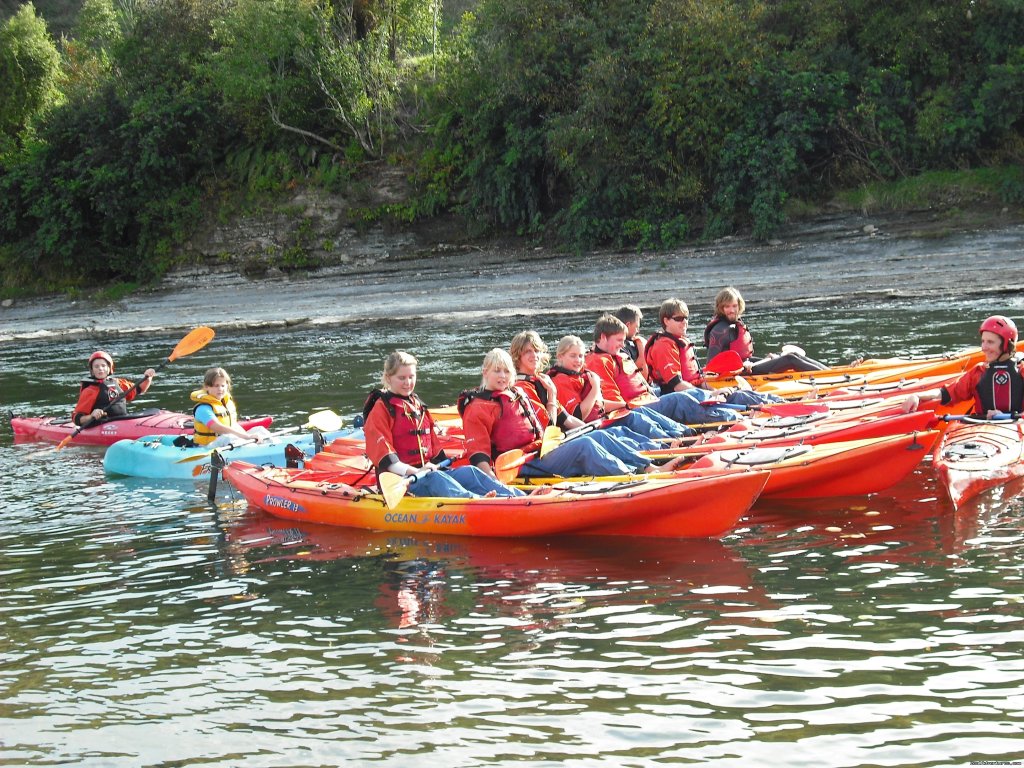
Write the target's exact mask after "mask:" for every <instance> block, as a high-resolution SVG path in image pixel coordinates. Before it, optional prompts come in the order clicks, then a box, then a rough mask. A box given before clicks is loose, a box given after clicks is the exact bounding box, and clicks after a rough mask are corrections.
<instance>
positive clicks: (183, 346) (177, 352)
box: [167, 325, 216, 362]
mask: <svg viewBox="0 0 1024 768" xmlns="http://www.w3.org/2000/svg"><path fill="white" fill-rule="evenodd" d="M215 335H216V333H215V332H214V330H213V328H207V327H206V326H205V325H201V326H199V327H198V328H195V329H193V330H191V331H189V332H188V334H186V336H185V338H183V339H182V340H181V341H179V342H178V343H177V344H176V345H175V347H174V349H173V350H172V351H171V354H170V355H168V357H167V362H173V361H174V360H177V359H178V358H179V357H187V356H188V355H191V354H192V353H193V352H198V351H199V350H200V349H202V348H203V347H205V346H206V345H207V344H209V343H210V342H211V341H213V337H214V336H215Z"/></svg>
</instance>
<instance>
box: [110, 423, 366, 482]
mask: <svg viewBox="0 0 1024 768" xmlns="http://www.w3.org/2000/svg"><path fill="white" fill-rule="evenodd" d="M355 431H356V430H353V429H342V430H338V431H336V432H325V433H324V442H325V443H329V442H330V441H331V440H334V439H335V438H338V437H348V436H351V435H352V433H353V432H355ZM360 432H361V430H360ZM175 440H178V437H177V436H175V435H152V436H149V437H140V438H139V439H137V440H119V441H117V442H116V443H114V444H113V445H112V446H110V447H109V448H108V449H107V453H106V455H105V456H104V457H103V468H104V469H105V470H106V472H107V474H109V475H128V476H130V477H151V478H161V479H162V478H167V479H172V480H173V479H181V480H191V479H193V478H196V477H206V476H209V473H210V456H209V453H210V450H211V449H210V447H209V446H193V447H180V446H177V445H175V444H174V442H175ZM289 443H291V444H292V445H294V446H295V447H296V448H300V449H301V450H302V451H303V452H304V453H305V454H306V455H307V456H312V455H313V452H314V445H313V435H312V433H308V432H307V433H302V434H290V435H278V436H272V437H269V438H265V439H264V440H262V441H261V442H258V443H242V444H240V445H234V446H222V447H221V448H219V449H218V452H219V453H220V455H221V456H223V457H224V460H225V461H226V462H231V461H235V460H236V459H241V460H243V461H246V462H249V463H251V464H273V465H275V466H278V467H283V466H284V465H285V457H284V449H285V446H286V445H288V444H289ZM190 458H194V459H195V460H194V461H182V459H190ZM197 467H199V470H198V471H197V470H196V468H197Z"/></svg>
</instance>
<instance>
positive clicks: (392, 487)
mask: <svg viewBox="0 0 1024 768" xmlns="http://www.w3.org/2000/svg"><path fill="white" fill-rule="evenodd" d="M451 463H452V460H451V459H444V460H443V461H441V462H439V463H438V465H437V469H438V470H440V469H442V468H444V467H447V466H448V465H449V464H451ZM435 471H437V470H433V469H421V470H420V471H419V472H416V473H414V474H412V475H406V476H405V477H402V476H400V475H396V474H395V473H394V472H381V473H380V474H379V475H378V476H377V483H378V484H379V485H380V492H381V495H382V496H383V497H384V503H385V504H387V505H388V509H394V508H395V507H397V506H398V502H400V501H401V500H402V499H404V498H405V494H407V493H408V492H409V486H410V485H412V484H413V483H415V482H416V481H417V480H419V479H420V478H421V477H426V476H427V475H429V474H430V473H431V472H435Z"/></svg>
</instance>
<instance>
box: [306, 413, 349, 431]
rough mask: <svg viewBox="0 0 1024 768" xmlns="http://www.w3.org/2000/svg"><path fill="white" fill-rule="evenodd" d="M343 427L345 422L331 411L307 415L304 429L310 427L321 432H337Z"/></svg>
mask: <svg viewBox="0 0 1024 768" xmlns="http://www.w3.org/2000/svg"><path fill="white" fill-rule="evenodd" d="M344 425H345V420H344V419H343V418H341V416H339V415H338V414H337V413H335V412H334V411H331V410H326V409H325V410H322V411H314V412H313V413H311V414H309V421H307V422H306V423H305V424H303V426H304V427H312V428H313V429H318V430H320V431H321V432H337V431H338V430H339V429H341V428H342V427H343V426H344Z"/></svg>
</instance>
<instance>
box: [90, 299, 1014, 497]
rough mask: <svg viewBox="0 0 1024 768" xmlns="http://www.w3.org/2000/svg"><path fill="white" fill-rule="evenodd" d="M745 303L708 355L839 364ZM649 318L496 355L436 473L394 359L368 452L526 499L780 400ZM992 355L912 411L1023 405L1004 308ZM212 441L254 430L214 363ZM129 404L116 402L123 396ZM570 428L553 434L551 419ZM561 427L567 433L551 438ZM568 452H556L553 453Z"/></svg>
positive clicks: (424, 483)
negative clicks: (549, 485)
mask: <svg viewBox="0 0 1024 768" xmlns="http://www.w3.org/2000/svg"><path fill="white" fill-rule="evenodd" d="M744 309H745V304H744V301H743V297H742V296H741V295H740V292H739V291H738V290H736V289H735V288H733V287H728V288H725V289H723V290H722V291H720V292H719V293H718V295H717V296H716V298H715V307H714V315H713V317H712V319H711V320H710V321H709V322H708V324H707V325H706V327H705V329H704V342H705V345H706V346H707V349H708V357H707V360H708V361H712V360H714V359H715V358H716V356H718V355H721V354H722V353H726V352H728V353H734V356H733V357H732V358H731V359H738V360H739V361H740V364H741V365H742V369H739V370H735V371H733V373H741V372H753V373H766V372H780V371H792V370H795V371H816V370H823V369H825V368H826V366H824V365H823V364H821V363H819V362H817V361H815V360H812V359H810V358H808V357H806V356H805V355H804V354H803V353H802V351H799V350H786V349H784V350H783V351H784V353H783V354H781V355H772V356H769V357H764V358H757V357H755V356H754V345H753V342H752V339H751V335H750V331H749V329H748V327H747V326H746V325H745V323H744V322H743V320H742V316H743V312H744ZM641 320H642V313H641V312H640V310H639V309H638V308H637V307H635V306H633V305H627V306H624V307H622V308H620V309H619V310H618V311H617V312H615V313H609V314H604V315H602V316H601V317H600V318H598V320H597V322H596V323H595V325H594V331H593V342H592V345H591V346H590V348H589V349H588V348H587V346H586V345H585V344H584V342H583V340H582V339H580V338H579V337H578V336H572V335H569V336H565V337H563V338H562V339H561V340H560V341H559V343H558V345H557V347H556V351H555V360H554V363H553V364H551V361H550V359H549V349H548V346H547V345H546V344H545V343H544V341H543V339H542V338H541V337H540V335H539V334H537V332H536V331H524V332H522V333H519V334H518V335H516V336H515V337H514V338H513V339H512V342H511V344H510V346H509V349H508V350H505V349H500V348H495V349H492V350H490V351H489V352H488V353H487V354H486V355H485V357H484V360H483V364H482V369H481V383H480V386H479V387H475V388H473V389H469V390H466V391H464V392H462V393H461V394H460V395H459V398H458V406H457V408H458V413H459V416H460V417H461V423H462V436H461V441H460V445H459V448H460V453H461V454H462V457H463V458H462V460H461V461H460V464H461V466H459V467H457V468H455V469H452V470H450V471H446V472H435V471H432V470H435V469H438V468H440V467H442V466H444V465H446V464H447V463H450V462H448V460H447V457H446V456H445V453H444V442H445V439H444V437H443V434H442V433H443V430H440V429H439V428H438V425H437V424H436V423H435V419H434V416H433V415H432V414H431V412H430V410H429V409H428V408H427V406H426V405H425V404H424V403H423V401H422V400H421V399H420V398H419V396H418V395H417V394H416V392H415V389H416V383H417V372H418V363H417V360H416V358H415V357H414V356H413V355H412V354H410V353H408V352H405V351H400V350H399V351H395V352H392V353H391V354H390V355H388V357H387V360H386V361H385V364H384V370H383V374H382V376H381V382H380V387H379V388H376V389H374V390H373V392H372V393H371V395H370V396H369V398H367V400H366V403H365V404H364V408H363V416H364V424H363V429H364V434H365V441H366V453H367V456H368V457H369V459H370V461H371V462H372V464H373V466H374V468H375V469H376V471H377V472H378V473H383V472H390V473H393V474H396V475H399V476H401V477H410V478H412V479H413V480H415V482H414V483H413V484H412V485H411V487H410V490H409V492H410V493H412V494H413V495H430V496H447V497H456V498H473V497H478V496H496V495H497V496H515V495H520V494H521V493H522V491H519V490H517V489H515V488H512V487H510V486H508V485H506V484H505V483H503V482H501V480H500V479H499V475H500V476H501V477H503V478H506V479H507V478H508V477H514V476H516V475H517V474H518V475H519V476H522V477H537V476H566V477H569V476H579V475H587V476H609V475H629V474H634V473H647V472H654V471H671V470H673V469H675V468H676V465H677V464H680V463H681V462H682V461H683V460H684V458H683V457H681V456H677V457H675V458H673V459H670V460H668V461H667V462H666V463H664V464H661V465H658V464H656V463H654V462H652V461H651V459H650V458H648V457H647V455H645V452H646V451H650V450H653V449H658V448H666V447H675V446H677V445H679V444H680V441H681V439H682V438H684V437H685V436H687V435H689V434H691V433H692V430H691V429H690V428H689V427H687V426H686V425H687V424H697V423H706V422H709V421H710V422H725V421H730V420H733V419H735V418H736V411H735V410H734V409H732V408H729V407H727V406H728V405H736V404H740V405H744V406H756V405H759V404H763V403H766V402H770V401H772V400H776V399H777V398H775V397H774V396H772V395H765V394H759V393H757V392H754V391H750V390H749V389H736V388H722V389H708V388H707V380H706V378H705V373H704V370H703V369H702V367H701V364H700V362H699V361H698V359H697V355H696V351H695V349H694V344H693V342H692V341H691V340H690V339H689V337H688V335H687V330H688V326H689V310H688V308H687V306H686V304H685V303H684V302H682V301H680V300H678V299H676V298H670V299H666V300H665V301H664V302H662V304H661V307H660V309H659V313H658V320H659V325H660V328H659V330H658V331H657V332H655V333H654V334H653V335H651V336H650V337H649V338H648V339H647V340H646V341H644V340H643V339H642V338H641V337H640V336H639V327H640V322H641ZM980 334H981V349H982V352H983V354H984V356H985V362H983V363H980V364H979V365H977V366H975V367H974V368H972V369H970V370H968V371H967V372H965V373H964V374H963V375H962V376H960V377H959V378H958V379H957V380H956V381H955V382H954V383H952V384H950V385H948V386H947V387H943V388H941V389H936V390H931V391H926V392H923V393H920V394H917V395H911V396H909V397H908V398H907V399H906V401H905V402H904V410H905V411H908V412H909V411H912V410H916V409H917V408H919V407H920V405H921V404H922V403H928V402H930V401H936V400H941V402H943V403H951V402H952V403H955V402H962V401H964V400H968V399H972V398H973V399H974V401H975V408H974V412H975V413H977V414H982V415H984V414H988V415H992V414H994V413H996V412H1002V413H1019V412H1020V411H1022V410H1024V363H1021V362H1018V361H1015V360H1014V358H1013V354H1014V352H1015V344H1016V341H1017V329H1016V326H1015V325H1014V323H1013V322H1012V321H1011V320H1009V319H1008V318H1006V317H1003V316H1001V315H995V316H992V317H990V318H988V319H986V320H985V321H984V322H983V323H982V325H981V327H980ZM113 370H114V363H113V359H112V358H111V357H110V355H109V354H107V353H106V352H103V351H98V352H96V353H94V354H93V355H92V356H91V357H90V359H89V371H90V374H91V378H89V379H86V380H84V381H83V382H82V386H81V392H80V397H79V401H78V403H77V405H76V406H75V410H74V420H75V423H76V424H79V425H82V426H85V425H88V424H89V423H91V422H92V421H95V420H100V419H103V418H105V417H107V416H109V415H119V414H121V413H124V412H125V408H124V402H125V401H127V400H131V399H133V398H134V397H135V394H136V393H138V392H145V391H146V389H148V387H149V384H150V382H151V381H152V378H153V376H154V375H155V371H154V370H153V369H148V370H147V371H146V372H145V375H144V377H143V380H142V381H141V382H140V383H139V384H138V385H135V384H133V383H132V382H131V381H129V380H127V379H120V378H117V377H115V376H114V375H113ZM191 397H192V400H193V401H194V402H195V403H196V406H195V408H194V411H193V413H194V420H195V435H194V437H193V440H194V441H195V443H196V444H199V445H208V444H213V443H218V442H224V441H230V440H232V439H236V438H252V437H253V435H252V433H248V432H245V431H244V430H242V429H241V428H240V427H239V426H238V424H237V412H236V409H235V405H234V402H233V400H232V397H231V378H230V376H229V375H228V373H227V371H225V370H224V369H223V368H211V369H210V370H208V371H207V372H206V375H205V377H204V380H203V386H202V388H201V389H198V390H196V391H195V392H193V393H192V395H191ZM112 402H114V403H116V405H115V406H114V407H109V406H110V403H112ZM552 426H554V427H557V428H558V430H551V429H549V427H552ZM552 434H554V435H555V437H552ZM554 448H557V450H554Z"/></svg>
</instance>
